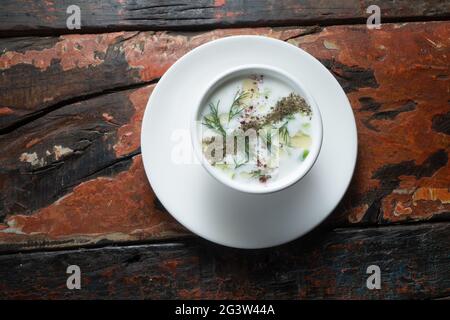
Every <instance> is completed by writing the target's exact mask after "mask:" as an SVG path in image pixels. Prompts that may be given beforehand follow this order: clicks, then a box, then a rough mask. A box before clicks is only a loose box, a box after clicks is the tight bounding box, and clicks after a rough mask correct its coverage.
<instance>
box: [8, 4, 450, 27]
mask: <svg viewBox="0 0 450 320" xmlns="http://www.w3.org/2000/svg"><path fill="white" fill-rule="evenodd" d="M73 4H77V5H78V6H79V7H80V9H81V17H82V18H81V29H80V30H74V31H71V30H69V29H68V28H67V27H66V19H67V18H68V16H69V15H68V14H67V13H66V9H67V7H68V6H69V5H73ZM374 4H375V5H378V6H379V7H380V8H381V14H382V17H383V21H385V22H389V21H402V20H409V21H411V20H427V19H434V20H436V19H442V18H448V17H449V16H450V4H449V3H448V1H440V0H428V1H422V0H413V1H411V0H401V1H395V2H394V1H381V0H376V1H372V0H370V1H369V0H364V1H360V0H347V1H338V0H320V1H314V0H283V1H271V0H263V1H261V0H199V1H187V0H169V1H143V0H137V1H136V0H107V1H100V2H99V1H88V0H81V1H76V3H74V2H73V1H69V0H61V1H44V0H39V1H31V0H3V1H2V3H1V5H0V34H1V35H4V36H11V35H14V34H15V35H17V34H22V35H24V34H39V35H41V36H42V35H43V34H55V33H70V32H76V33H79V32H83V33H86V32H88V33H89V32H105V31H106V32H111V31H123V30H161V29H164V30H170V29H184V30H187V29H191V30H192V29H204V28H223V27H244V26H251V27H256V26H288V25H312V24H321V25H330V24H336V23H343V22H346V23H349V22H359V23H363V22H364V21H365V20H366V19H367V17H368V16H369V14H368V13H367V12H366V9H367V8H368V7H369V6H370V5H374Z"/></svg>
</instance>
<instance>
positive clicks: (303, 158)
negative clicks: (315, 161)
mask: <svg viewBox="0 0 450 320" xmlns="http://www.w3.org/2000/svg"><path fill="white" fill-rule="evenodd" d="M308 154H309V150H308V149H305V150H303V154H302V161H304V160H305V159H306V157H307V156H308Z"/></svg>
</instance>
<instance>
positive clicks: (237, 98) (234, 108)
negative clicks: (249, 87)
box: [228, 90, 249, 122]
mask: <svg viewBox="0 0 450 320" xmlns="http://www.w3.org/2000/svg"><path fill="white" fill-rule="evenodd" d="M248 95H249V92H248V91H241V90H238V91H237V92H236V94H235V95H234V99H233V103H232V104H231V107H230V111H229V112H228V122H230V121H231V119H233V118H234V117H236V116H237V115H239V114H240V113H241V112H242V111H244V109H245V108H246V107H247V106H246V105H243V103H242V100H243V99H245V98H247V97H248Z"/></svg>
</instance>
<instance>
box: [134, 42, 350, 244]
mask: <svg viewBox="0 0 450 320" xmlns="http://www.w3.org/2000/svg"><path fill="white" fill-rule="evenodd" d="M241 64H267V65H272V66H274V67H276V68H280V69H283V70H286V71H287V72H288V73H290V74H291V75H292V76H294V77H298V79H299V80H300V81H301V82H302V83H304V84H305V86H306V87H307V89H308V90H309V92H310V93H311V95H312V96H313V97H314V98H315V100H316V102H317V104H318V105H319V108H320V111H321V114H322V121H323V143H322V149H321V152H320V154H319V157H318V159H317V161H316V163H315V165H314V167H313V168H312V169H311V171H310V172H309V173H308V174H307V175H306V176H305V177H303V179H302V180H301V181H300V182H298V183H297V184H295V185H293V186H291V187H290V188H288V189H285V190H283V191H280V192H277V193H273V194H268V195H257V194H246V193H241V192H239V191H235V190H232V189H230V188H229V187H226V186H224V185H222V184H220V183H219V182H218V181H217V180H216V179H214V178H213V177H212V176H211V175H209V174H208V173H207V172H206V170H205V169H204V168H203V167H202V166H201V165H200V164H199V163H197V164H179V163H178V164H177V163H175V162H174V161H173V157H172V153H173V152H174V147H175V146H176V145H179V141H178V142H177V141H174V138H176V137H177V135H179V134H182V133H185V136H186V135H187V137H189V135H190V133H189V126H190V119H191V112H192V108H194V107H195V103H196V101H197V99H198V97H199V96H200V95H201V94H202V92H204V90H205V89H206V88H207V86H208V85H209V84H210V82H211V81H213V80H214V79H215V78H216V77H217V75H218V74H221V73H223V72H225V71H226V70H228V69H230V68H234V67H236V66H239V65H241ZM188 146H189V148H192V146H191V144H189V143H188ZM141 148H142V157H143V161H144V167H145V172H146V173H147V177H148V179H149V181H150V184H151V185H152V188H153V190H154V191H155V193H156V195H157V197H158V198H159V200H160V201H161V202H162V204H163V205H164V207H165V208H166V209H167V210H168V211H169V212H170V213H171V214H172V216H174V217H175V219H177V220H178V221H179V222H180V223H181V224H182V225H184V226H185V227H186V228H187V229H189V230H191V231H192V232H194V233H196V234H198V235H199V236H201V237H203V238H206V239H208V240H210V241H213V242H216V243H219V244H222V245H227V246H230V247H237V248H264V247H271V246H275V245H279V244H282V243H285V242H288V241H291V240H293V239H296V238H298V237H300V236H302V235H304V234H305V233H307V232H308V231H310V230H311V229H313V228H314V227H316V226H317V225H318V224H319V223H320V222H321V221H323V220H324V219H325V218H326V217H327V216H328V215H329V214H330V213H331V211H332V210H333V209H334V208H335V207H336V206H337V204H338V203H339V201H340V200H341V198H342V197H343V195H344V193H345V191H346V189H347V187H348V185H349V183H350V180H351V177H352V175H353V171H354V168H355V163H356V154H357V133H356V124H355V119H354V116H353V112H352V109H351V107H350V103H349V101H348V99H347V97H346V95H345V93H344V91H343V90H342V88H341V86H340V85H339V83H338V82H337V81H336V79H335V78H334V77H333V75H332V74H331V73H330V72H329V71H328V70H327V69H326V68H325V67H324V66H323V65H322V64H321V63H320V62H319V61H318V60H316V59H315V58H314V57H312V56H311V55H309V54H308V53H306V52H305V51H303V50H301V49H299V48H297V47H295V46H293V45H290V44H288V43H285V42H283V41H279V40H274V39H270V38H266V37H259V36H235V37H229V38H224V39H220V40H216V41H212V42H209V43H207V44H205V45H202V46H200V47H198V48H196V49H194V50H192V51H191V52H189V53H188V54H186V55H185V56H184V57H182V58H181V59H180V60H178V61H177V62H176V63H175V64H174V65H173V66H172V67H171V68H170V69H169V70H168V71H167V72H166V73H165V74H164V76H163V77H162V78H161V80H160V81H159V82H158V85H157V86H156V88H155V90H154V91H153V93H152V95H151V97H150V99H149V101H148V104H147V109H146V110H145V114H144V119H143V123H142V133H141ZM189 151H192V150H189ZM191 156H192V157H194V153H193V151H192V155H191Z"/></svg>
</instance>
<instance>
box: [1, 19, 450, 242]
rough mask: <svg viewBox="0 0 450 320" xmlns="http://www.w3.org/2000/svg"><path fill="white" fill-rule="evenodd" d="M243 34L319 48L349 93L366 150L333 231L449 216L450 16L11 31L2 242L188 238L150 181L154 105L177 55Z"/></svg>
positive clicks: (5, 54)
mask: <svg viewBox="0 0 450 320" xmlns="http://www.w3.org/2000/svg"><path fill="white" fill-rule="evenodd" d="M236 34H259V35H265V36H270V37H274V38H277V39H281V40H284V41H288V42H289V43H291V44H293V45H296V46H298V47H300V48H302V49H304V50H306V51H307V52H309V53H311V54H312V55H314V56H315V57H316V58H318V59H319V60H321V61H322V63H323V64H324V65H325V66H326V67H327V68H328V69H329V70H330V71H331V72H332V73H333V74H334V76H335V77H336V78H337V80H338V81H339V82H340V83H341V85H342V86H343V88H344V90H345V91H346V93H347V96H348V98H349V100H350V102H351V105H352V107H353V110H354V113H355V116H356V120H357V126H358V139H359V154H358V162H357V167H356V171H355V176H354V178H353V181H352V184H351V187H350V189H349V190H348V192H347V194H346V196H345V198H344V200H343V201H342V202H341V204H340V205H339V207H338V208H337V209H336V210H335V212H334V213H333V214H332V215H331V217H330V219H329V220H328V222H327V223H328V224H329V225H330V226H331V227H336V226H341V227H343V226H351V225H359V226H362V225H375V224H389V223H398V222H410V221H422V220H429V219H432V220H446V219H448V217H449V216H450V215H449V213H450V193H449V185H450V172H449V170H450V169H449V168H450V166H449V165H448V151H449V142H450V138H449V127H450V124H449V106H450V101H449V92H450V70H449V56H450V23H449V22H430V23H404V24H384V25H383V28H382V29H381V30H374V31H370V30H368V29H367V28H366V27H365V26H363V25H360V26H333V27H326V28H318V27H304V28H255V29H229V30H215V31H209V32H202V33H173V32H117V33H109V34H96V35H67V36H61V37H55V38H52V37H43V38H39V40H36V41H34V40H30V38H10V39H3V40H0V47H1V49H2V50H1V51H0V52H1V54H0V128H1V129H0V132H1V133H2V134H1V135H0V150H2V151H3V152H2V153H1V154H0V222H1V223H0V250H22V249H37V248H43V247H53V248H55V247H68V246H74V245H75V246H79V245H88V244H96V243H100V242H107V241H109V242H117V241H140V240H155V239H168V238H173V237H180V236H185V235H187V234H188V233H187V231H186V230H184V229H183V228H182V227H181V226H180V225H179V224H177V223H176V222H175V221H174V220H173V219H172V218H171V217H170V215H169V214H168V213H167V212H166V211H165V210H164V208H163V207H162V206H161V204H160V203H159V201H158V200H157V199H156V198H155V197H154V194H153V192H152V190H151V187H150V186H149V184H148V182H147V179H146V177H145V174H144V171H143V167H142V162H141V156H140V149H139V135H140V124H141V119H142V114H143V110H144V108H145V105H146V102H147V100H148V97H149V95H150V94H151V91H152V89H153V87H154V83H155V82H156V81H157V80H158V79H159V77H161V76H162V74H163V73H164V72H165V71H166V70H167V69H168V68H169V67H170V66H171V65H172V64H173V63H174V62H175V61H176V60H177V59H178V58H180V57H181V56H182V55H183V54H185V53H186V52H188V51H189V50H191V49H193V48H195V47H196V46H199V45H201V44H203V43H205V42H208V41H210V40H213V39H217V38H220V37H225V36H230V35H236ZM361 46H363V47H364V49H363V50H361Z"/></svg>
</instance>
